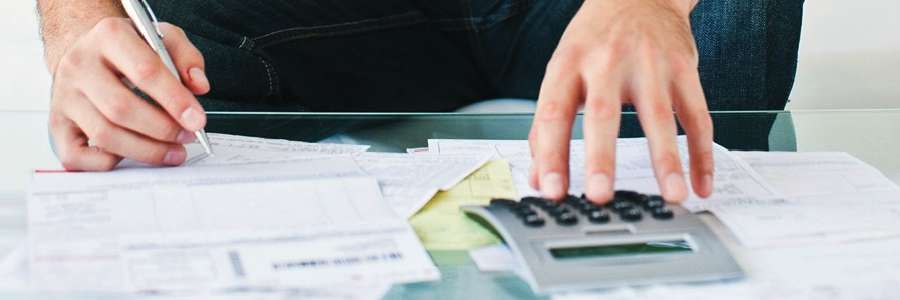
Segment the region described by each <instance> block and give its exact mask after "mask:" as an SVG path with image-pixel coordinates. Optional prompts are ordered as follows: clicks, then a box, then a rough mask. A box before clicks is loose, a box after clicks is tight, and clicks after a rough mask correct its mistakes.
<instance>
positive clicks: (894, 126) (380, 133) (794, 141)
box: [207, 110, 900, 299]
mask: <svg viewBox="0 0 900 300" xmlns="http://www.w3.org/2000/svg"><path fill="white" fill-rule="evenodd" d="M711 115H712V120H713V124H714V128H715V141H716V142H717V143H719V144H721V145H723V146H725V147H726V148H728V149H730V150H749V151H840V152H849V153H850V154H852V155H854V156H856V157H858V158H861V159H862V160H864V161H866V162H868V163H869V164H872V165H874V166H875V167H877V168H879V169H880V170H881V171H882V172H884V173H885V175H887V176H888V177H889V178H891V179H892V180H894V181H895V182H898V183H900V156H898V155H897V153H898V151H897V149H900V139H898V137H900V110H852V111H851V110H841V111H743V112H713V113H711ZM582 117H583V116H582V115H579V116H578V117H577V119H576V121H575V124H574V127H573V138H574V139H580V138H582V128H581V126H582V125H581V122H582ZM532 118H533V116H532V115H531V114H454V113H407V114H382V113H372V114H356V113H354V114H321V113H284V112H271V113H264V112H254V113H250V112H240V113H235V112H211V113H210V114H209V125H208V127H207V130H208V131H210V132H221V133H230V134H241V135H252V136H260V137H268V138H283V139H291V140H302V141H311V142H317V141H325V142H336V143H359V144H367V145H372V148H371V150H370V151H381V152H405V151H406V149H407V148H416V147H425V146H427V140H428V139H435V138H441V139H527V137H528V132H529V129H530V126H531V122H532ZM641 136H643V133H642V131H641V128H640V125H639V122H638V119H637V115H636V114H634V113H624V114H623V116H622V123H621V127H620V137H641ZM430 254H431V255H432V257H433V259H434V261H435V263H436V264H437V265H438V267H439V268H440V270H441V273H442V280H441V281H438V282H429V283H417V284H408V285H402V286H395V287H394V288H393V289H392V290H391V291H390V293H389V294H388V297H387V298H389V299H407V298H415V299H456V298H470V297H472V296H473V295H477V296H478V297H479V298H489V299H529V298H539V297H538V296H536V295H534V294H532V293H531V291H530V289H529V288H528V286H527V285H526V284H525V283H524V282H523V281H521V280H519V279H518V278H517V277H516V276H515V275H513V274H511V273H482V272H480V271H479V270H478V269H477V268H476V266H475V265H474V264H473V262H472V261H471V259H470V258H469V256H468V254H467V252H466V251H431V252H430Z"/></svg>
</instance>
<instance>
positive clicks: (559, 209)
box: [547, 206, 572, 217]
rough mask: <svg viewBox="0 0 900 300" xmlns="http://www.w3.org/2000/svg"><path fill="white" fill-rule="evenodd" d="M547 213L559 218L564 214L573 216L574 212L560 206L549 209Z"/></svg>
mask: <svg viewBox="0 0 900 300" xmlns="http://www.w3.org/2000/svg"><path fill="white" fill-rule="evenodd" d="M547 213H548V214H550V215H551V216H554V217H558V216H561V215H564V214H572V210H570V209H568V208H565V207H562V206H559V207H556V208H552V209H548V210H547Z"/></svg>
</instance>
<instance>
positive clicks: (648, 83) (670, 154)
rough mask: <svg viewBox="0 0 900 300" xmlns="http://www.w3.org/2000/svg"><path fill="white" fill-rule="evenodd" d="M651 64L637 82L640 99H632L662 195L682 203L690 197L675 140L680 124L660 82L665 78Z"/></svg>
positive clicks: (637, 92)
mask: <svg viewBox="0 0 900 300" xmlns="http://www.w3.org/2000/svg"><path fill="white" fill-rule="evenodd" d="M649 65H650V64H648V66H647V67H644V70H643V73H642V74H644V75H642V77H640V78H639V79H638V80H637V81H636V82H637V86H636V87H635V88H637V90H636V91H634V94H635V95H636V96H637V98H636V99H635V100H634V101H633V102H634V105H635V108H636V109H637V112H638V120H640V122H641V128H642V129H643V130H644V135H646V136H647V139H648V142H649V146H650V155H651V157H652V161H653V171H654V174H655V175H656V181H657V183H658V184H659V189H660V191H661V192H662V195H663V198H665V199H666V200H668V201H673V202H680V201H682V200H684V199H685V197H687V185H686V184H685V182H684V172H683V171H682V169H681V158H680V157H679V155H678V147H677V142H676V139H675V136H676V134H677V127H676V125H675V117H674V115H673V112H672V101H671V99H670V98H669V95H668V94H669V93H668V92H667V90H668V89H666V88H664V86H663V85H662V84H661V83H662V82H664V81H663V80H660V79H659V78H658V75H657V74H659V73H658V72H657V71H656V70H655V69H654V67H653V66H649Z"/></svg>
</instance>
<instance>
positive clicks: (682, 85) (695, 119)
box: [672, 72, 715, 198]
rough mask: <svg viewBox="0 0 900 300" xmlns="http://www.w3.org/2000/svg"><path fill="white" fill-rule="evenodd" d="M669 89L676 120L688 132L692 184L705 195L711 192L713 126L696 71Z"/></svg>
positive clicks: (700, 193) (698, 193) (699, 193)
mask: <svg viewBox="0 0 900 300" xmlns="http://www.w3.org/2000/svg"><path fill="white" fill-rule="evenodd" d="M672 90H673V93H674V95H675V110H676V112H677V114H678V120H679V121H680V123H681V126H682V127H683V128H684V131H685V133H686V134H687V141H688V153H689V154H690V164H691V185H692V186H693V188H694V192H695V193H696V194H697V195H698V196H700V197H703V198H706V197H709V196H710V195H712V192H713V178H714V177H713V176H714V171H715V167H714V162H713V153H712V152H713V150H712V149H713V148H712V143H713V126H712V119H711V118H710V116H709V110H708V108H707V106H706V97H705V96H704V95H703V88H702V87H701V84H700V77H699V74H697V73H696V72H692V73H691V75H689V76H687V77H686V78H684V79H679V80H676V81H675V83H674V86H673V88H672Z"/></svg>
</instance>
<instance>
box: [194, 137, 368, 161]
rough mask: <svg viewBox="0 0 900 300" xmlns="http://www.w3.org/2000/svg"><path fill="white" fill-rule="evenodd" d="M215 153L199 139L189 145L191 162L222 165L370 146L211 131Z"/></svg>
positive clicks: (360, 149) (345, 151) (354, 150)
mask: <svg viewBox="0 0 900 300" xmlns="http://www.w3.org/2000/svg"><path fill="white" fill-rule="evenodd" d="M209 141H210V144H211V145H212V147H213V149H214V150H215V154H214V155H213V156H211V157H207V156H206V154H205V153H204V151H203V147H202V146H200V144H199V143H192V144H188V145H187V146H186V148H187V151H188V157H190V158H189V159H188V164H189V165H194V164H197V165H220V164H236V163H250V162H272V161H283V160H291V159H296V158H298V157H307V156H316V155H341V154H358V153H362V152H366V150H367V149H369V146H364V145H344V144H323V143H306V142H298V141H289V140H279V139H265V138H258V137H249V136H240V135H229V134H221V133H210V134H209Z"/></svg>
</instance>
